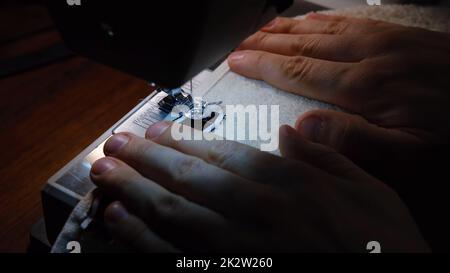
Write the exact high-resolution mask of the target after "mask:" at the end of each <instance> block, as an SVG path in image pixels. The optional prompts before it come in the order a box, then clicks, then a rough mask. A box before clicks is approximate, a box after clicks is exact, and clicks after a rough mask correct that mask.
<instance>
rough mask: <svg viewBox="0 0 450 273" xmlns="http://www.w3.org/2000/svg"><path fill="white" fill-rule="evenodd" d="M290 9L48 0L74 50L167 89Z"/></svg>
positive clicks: (205, 2)
mask: <svg viewBox="0 0 450 273" xmlns="http://www.w3.org/2000/svg"><path fill="white" fill-rule="evenodd" d="M68 2H71V3H72V5H69V4H68ZM78 4H79V5H78ZM291 4H292V0H185V1H167V0H166V1H164V0H163V1H159V0H158V1H155V0H150V1H142V0H140V1H136V0H127V1H110V0H79V1H55V0H49V1H47V5H48V7H49V9H50V12H51V14H52V17H53V18H54V20H55V21H56V23H57V26H58V28H59V30H60V33H61V35H62V37H63V39H64V40H65V42H66V44H67V45H68V46H69V48H70V49H72V50H73V51H75V52H76V53H79V54H81V55H83V56H85V57H88V58H90V59H93V60H96V61H98V62H100V63H103V64H105V65H108V66H111V67H114V68H117V69H119V70H122V71H125V72H127V73H130V74H132V75H135V76H137V77H139V78H142V79H144V80H147V81H149V82H152V83H155V84H157V85H158V86H161V87H165V88H175V87H179V86H181V85H182V84H183V83H185V82H187V81H188V80H190V79H191V78H192V77H194V76H195V75H196V74H197V73H199V72H200V71H201V70H203V69H204V68H206V67H209V66H210V65H212V64H213V63H215V62H217V60H219V59H221V58H223V57H224V56H226V55H227V54H228V53H229V52H231V51H232V50H233V49H234V48H235V47H236V46H238V45H239V43H240V42H241V41H242V40H244V39H245V38H246V37H247V36H249V35H250V34H252V33H253V32H255V31H256V30H257V29H258V28H259V27H261V26H262V25H264V24H265V23H267V22H268V21H270V20H271V19H273V18H274V17H275V16H276V15H277V14H279V13H280V12H282V11H284V10H285V9H286V8H288V7H289V6H290V5H291Z"/></svg>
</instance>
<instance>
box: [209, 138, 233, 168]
mask: <svg viewBox="0 0 450 273" xmlns="http://www.w3.org/2000/svg"><path fill="white" fill-rule="evenodd" d="M236 150H237V149H236V144H235V143H234V142H232V141H227V140H225V141H219V142H217V143H216V144H215V145H212V146H211V147H210V148H209V150H208V154H207V156H208V161H210V162H214V163H216V165H217V166H218V167H219V168H223V169H226V168H227V166H228V165H229V162H232V161H233V158H234V156H235V154H236Z"/></svg>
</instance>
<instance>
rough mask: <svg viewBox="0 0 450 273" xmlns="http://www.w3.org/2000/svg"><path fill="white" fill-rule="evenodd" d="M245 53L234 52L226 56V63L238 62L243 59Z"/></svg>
mask: <svg viewBox="0 0 450 273" xmlns="http://www.w3.org/2000/svg"><path fill="white" fill-rule="evenodd" d="M244 57H245V53H244V52H242V51H235V52H233V53H231V54H230V56H228V61H230V62H240V61H241V60H242V59H244Z"/></svg>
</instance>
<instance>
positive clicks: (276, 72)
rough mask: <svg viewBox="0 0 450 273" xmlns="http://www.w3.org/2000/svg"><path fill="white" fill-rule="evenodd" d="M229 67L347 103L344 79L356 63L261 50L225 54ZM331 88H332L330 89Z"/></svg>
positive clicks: (295, 90)
mask: <svg viewBox="0 0 450 273" xmlns="http://www.w3.org/2000/svg"><path fill="white" fill-rule="evenodd" d="M228 63H229V65H230V68H231V70H233V71H234V72H236V73H238V74H241V75H243V76H246V77H249V78H253V79H258V80H263V81H265V82H267V83H269V84H271V85H273V86H275V87H277V88H280V89H282V90H286V91H289V92H292V93H297V94H300V95H303V96H306V97H309V98H313V99H317V100H322V101H326V102H329V103H333V104H337V105H340V106H343V107H351V101H349V100H350V99H352V97H349V96H345V93H342V94H338V95H337V94H336V93H337V92H341V91H344V90H346V87H347V84H348V83H346V82H345V81H344V79H346V78H347V77H348V74H349V72H353V71H352V69H353V68H355V66H356V64H353V63H342V62H339V63H338V62H331V61H326V60H319V59H312V58H308V57H299V56H296V57H288V56H283V55H277V54H273V53H267V52H263V51H252V50H248V51H247V50H244V51H238V52H234V53H233V54H231V55H230V57H229V58H228ZM330 90H332V91H330Z"/></svg>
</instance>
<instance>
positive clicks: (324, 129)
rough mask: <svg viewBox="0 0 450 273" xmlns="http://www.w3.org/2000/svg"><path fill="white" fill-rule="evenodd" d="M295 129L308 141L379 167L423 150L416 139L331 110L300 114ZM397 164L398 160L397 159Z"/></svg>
mask: <svg viewBox="0 0 450 273" xmlns="http://www.w3.org/2000/svg"><path fill="white" fill-rule="evenodd" d="M296 128H297V130H298V131H299V132H300V134H301V135H302V136H304V137H305V138H307V139H308V140H310V141H313V142H316V143H320V144H324V145H327V146H329V147H332V148H333V149H335V150H337V151H339V152H341V153H343V154H345V155H346V156H348V157H350V158H351V159H352V160H355V161H357V162H361V161H371V162H372V163H373V162H377V164H382V163H383V162H384V161H389V162H392V160H395V158H396V157H399V158H407V157H408V154H409V152H410V151H415V152H418V149H419V148H420V147H423V143H422V141H421V140H420V139H419V138H417V137H416V136H414V135H412V134H409V133H407V132H403V131H400V130H396V129H387V128H382V127H379V126H377V125H375V124H371V123H369V122H368V121H367V120H365V119H364V118H362V117H360V116H358V115H352V114H348V113H342V112H336V111H331V110H314V111H311V112H308V113H305V114H304V115H302V116H301V117H300V118H299V119H298V121H297V123H296ZM399 162H401V160H399Z"/></svg>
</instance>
